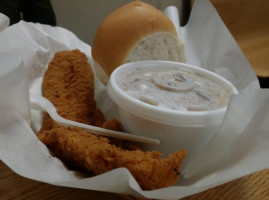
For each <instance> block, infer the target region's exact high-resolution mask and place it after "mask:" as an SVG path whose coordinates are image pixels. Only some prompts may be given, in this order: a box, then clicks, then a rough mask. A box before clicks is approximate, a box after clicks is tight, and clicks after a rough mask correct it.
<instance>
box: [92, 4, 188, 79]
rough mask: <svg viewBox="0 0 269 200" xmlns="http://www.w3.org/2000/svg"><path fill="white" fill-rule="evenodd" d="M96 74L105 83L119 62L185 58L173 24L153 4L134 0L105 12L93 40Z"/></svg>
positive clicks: (183, 59) (182, 46)
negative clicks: (106, 14)
mask: <svg viewBox="0 0 269 200" xmlns="http://www.w3.org/2000/svg"><path fill="white" fill-rule="evenodd" d="M92 57H93V60H94V62H95V70H96V73H97V76H98V77H99V78H100V79H101V80H102V81H103V82H104V83H106V82H107V80H108V78H109V76H110V74H111V73H112V71H113V70H114V69H115V68H117V67H118V66H119V65H122V64H124V63H127V62H132V61H139V60H171V61H179V62H184V61H185V55H184V45H183V43H182V40H181V39H180V38H179V36H178V34H177V31H176V29H175V27H174V24H173V23H172V22H171V21H170V19H169V18H168V17H167V16H166V15H165V14H163V13H162V12H161V11H159V10H158V9H156V8H155V7H153V6H151V5H149V4H146V3H143V2H140V1H134V2H131V3H129V4H126V5H124V6H122V7H120V8H119V9H117V10H115V11H114V12H112V13H111V14H110V15H108V16H107V17H106V18H105V19H104V20H103V22H102V23H101V25H100V26H99V28H98V30H97V32H96V35H95V37H94V40H93V43H92Z"/></svg>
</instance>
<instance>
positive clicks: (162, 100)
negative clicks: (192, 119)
mask: <svg viewBox="0 0 269 200" xmlns="http://www.w3.org/2000/svg"><path fill="white" fill-rule="evenodd" d="M117 84H118V86H119V87H120V88H121V89H122V90H123V91H125V92H126V93H127V94H128V95H130V96H132V97H134V98H136V99H138V100H139V101H142V102H144V103H147V104H150V105H152V106H158V107H160V108H165V109H170V110H177V111H206V110H214V109H218V108H222V107H225V106H227V104H228V102H229V99H230V97H231V95H232V94H233V92H232V89H231V88H224V87H223V86H221V85H220V84H218V83H217V82H215V81H213V80H210V79H208V78H206V77H203V76H202V75H200V74H198V72H194V71H192V70H191V69H186V68H182V69H181V68H173V67H156V66H155V67H146V68H137V69H134V70H130V71H127V72H125V73H122V74H121V75H120V76H118V77H117Z"/></svg>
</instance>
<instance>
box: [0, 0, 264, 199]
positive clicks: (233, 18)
mask: <svg viewBox="0 0 269 200" xmlns="http://www.w3.org/2000/svg"><path fill="white" fill-rule="evenodd" d="M211 2H212V3H213V5H214V6H215V7H216V9H217V10H218V12H219V14H220V16H221V18H222V20H223V21H224V23H225V24H226V26H227V27H228V29H229V30H230V31H231V33H232V35H233V36H234V38H235V40H236V41H237V42H238V44H239V46H240V47H241V49H242V51H243V53H244V54H245V56H246V57H247V59H248V60H249V62H250V64H251V65H252V66H253V69H254V71H255V72H256V73H257V75H262V76H268V75H269V56H268V55H269V1H268V0H255V1H253V0H237V1H234V0H211ZM0 199H1V200H2V199H29V200H31V199H51V200H53V199H67V200H68V199H110V200H113V199H130V200H131V199H136V198H134V197H130V196H126V195H118V194H113V193H105V192H98V191H90V190H82V189H73V188H66V187H59V186H53V185H49V184H45V183H41V182H38V181H33V180H29V179H26V178H24V177H21V176H19V175H17V174H16V173H14V172H13V171H12V170H10V169H9V168H8V167H7V166H6V165H5V164H4V163H3V162H2V161H0ZM137 199H138V198H137ZM139 199H140V198H139ZM183 199H184V200H196V199H197V200H198V199H199V200H201V199H207V200H210V199H237V200H241V199H242V200H243V199H244V200H250V199H251V200H252V199H253V200H254V199H255V200H256V199H269V169H265V170H263V171H260V172H256V173H254V174H251V175H248V176H245V177H242V178H240V179H237V180H234V181H232V182H229V183H226V184H223V185H220V186H217V187H215V188H211V189H209V190H207V191H204V192H201V193H198V194H195V195H192V196H189V197H186V198H183Z"/></svg>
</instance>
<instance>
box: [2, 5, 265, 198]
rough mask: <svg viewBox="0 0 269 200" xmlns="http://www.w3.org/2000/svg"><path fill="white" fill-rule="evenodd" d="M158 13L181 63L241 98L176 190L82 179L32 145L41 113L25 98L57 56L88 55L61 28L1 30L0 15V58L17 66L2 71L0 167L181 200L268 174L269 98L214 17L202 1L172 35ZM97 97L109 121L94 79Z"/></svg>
mask: <svg viewBox="0 0 269 200" xmlns="http://www.w3.org/2000/svg"><path fill="white" fill-rule="evenodd" d="M164 12H165V14H167V15H168V16H169V17H170V18H171V19H172V21H173V22H174V23H175V25H176V26H177V30H178V33H179V35H180V36H181V37H182V39H183V42H184V44H185V50H186V57H187V63H189V64H193V65H196V66H199V67H203V68H207V69H209V70H211V71H214V72H216V73H218V74H220V75H222V76H223V77H225V78H226V79H228V80H229V81H231V82H232V83H233V84H234V85H235V86H236V87H237V88H238V90H239V91H240V94H238V95H234V96H233V97H232V98H231V101H230V103H229V105H228V109H227V112H226V115H225V117H224V120H223V123H222V125H221V127H220V129H219V130H218V132H217V133H216V134H214V135H213V136H212V138H211V139H210V140H209V142H208V144H207V145H206V146H205V147H204V148H202V149H200V151H199V153H197V154H196V155H195V156H192V157H191V158H189V159H188V163H183V166H182V172H181V175H180V179H179V180H178V181H177V183H176V184H175V185H174V186H172V187H168V188H162V189H157V190H152V191H144V190H142V189H141V188H140V187H139V185H138V183H137V182H136V181H135V179H134V178H133V176H132V175H131V174H130V172H129V171H128V170H127V169H126V168H118V169H115V170H112V171H109V172H107V173H104V174H101V175H98V176H93V177H87V176H86V175H85V174H83V173H81V172H79V171H72V170H70V169H68V168H66V166H65V165H64V164H63V163H62V162H61V161H60V160H59V159H57V158H55V157H54V156H52V155H51V154H50V152H49V150H48V149H47V147H46V146H45V145H43V144H42V143H41V142H40V141H39V140H38V139H37V137H36V132H37V131H38V128H39V127H40V123H41V121H42V118H41V117H40V113H38V112H34V111H31V112H30V107H29V92H32V93H38V94H41V88H40V86H41V81H42V76H43V73H44V70H45V69H46V67H47V64H48V62H49V61H50V60H51V59H52V58H53V56H54V53H55V52H57V51H60V50H68V49H69V50H72V49H76V48H77V49H80V50H81V51H82V52H84V53H85V54H86V55H87V57H88V59H89V62H90V64H92V62H93V61H92V59H91V47H90V45H89V44H85V43H83V42H82V41H81V40H80V39H79V38H78V37H77V36H75V35H74V34H73V33H71V32H70V31H68V30H66V29H63V28H61V27H51V26H47V25H42V24H38V23H26V22H24V21H20V22H19V23H18V24H14V25H12V26H9V27H7V20H8V19H7V18H5V17H3V16H2V15H0V19H1V20H0V22H1V24H0V27H1V28H0V30H1V32H0V54H3V52H5V51H8V52H13V53H14V56H15V57H18V58H21V60H22V62H21V63H20V65H18V69H19V70H13V71H11V72H10V73H8V74H7V73H5V72H4V71H3V70H0V94H1V96H0V112H1V117H0V158H1V160H2V161H3V162H4V163H6V164H7V165H8V166H9V167H10V168H11V169H12V170H13V171H14V172H16V173H17V174H19V175H21V176H24V177H27V178H30V179H34V180H38V181H42V182H46V183H50V184H54V185H60V186H67V187H74V188H83V189H89V190H97V191H106V192H115V193H124V194H130V195H135V196H144V197H147V198H154V199H179V198H182V197H185V196H188V195H191V194H195V193H198V192H200V191H204V190H206V189H208V188H212V187H214V186H217V185H220V184H222V183H226V182H229V181H231V180H234V179H236V178H239V177H242V176H245V175H248V174H251V173H253V172H256V171H259V170H262V169H265V168H268V167H269V159H268V155H269V123H268V122H269V104H268V103H267V102H268V101H269V92H268V90H267V89H260V88H259V84H258V80H257V78H256V76H255V73H254V72H253V70H252V68H251V66H250V64H249V62H248V61H247V59H246V58H245V56H244V55H243V53H242V51H241V50H240V48H239V47H238V45H237V44H236V42H235V40H234V39H233V37H232V36H231V34H230V33H229V31H228V30H227V28H226V27H225V25H224V24H223V22H222V21H221V19H220V17H219V15H218V14H217V12H216V10H215V9H214V7H213V6H212V5H211V3H210V2H209V1H208V0H200V1H196V2H195V4H194V6H193V9H192V13H191V16H190V19H189V22H188V24H187V25H186V26H184V27H178V12H177V10H176V8H175V7H168V8H167V9H166V10H165V11H164ZM85 28H90V25H89V27H85ZM6 59H9V58H6ZM7 63H8V61H7ZM0 67H1V68H2V67H3V66H0ZM95 92H96V93H95V98H96V100H97V102H98V106H99V107H100V108H101V109H102V110H103V112H104V113H105V116H106V117H107V118H110V117H111V116H113V115H114V113H115V112H114V111H115V105H114V104H113V103H112V102H111V101H110V99H109V98H108V96H107V93H106V87H105V86H104V85H102V83H101V82H100V81H99V80H98V78H97V77H95ZM7 108H8V109H7ZM33 189H34V188H33Z"/></svg>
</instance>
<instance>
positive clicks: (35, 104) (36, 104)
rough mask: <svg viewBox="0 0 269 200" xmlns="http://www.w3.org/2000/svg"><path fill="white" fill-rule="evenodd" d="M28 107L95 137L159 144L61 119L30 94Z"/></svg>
mask: <svg viewBox="0 0 269 200" xmlns="http://www.w3.org/2000/svg"><path fill="white" fill-rule="evenodd" d="M30 106H31V109H33V110H40V111H46V112H47V113H48V114H49V115H50V117H51V118H52V119H53V120H54V121H55V122H57V123H59V124H61V125H65V126H70V127H79V128H82V129H85V130H86V131H88V132H90V133H94V134H96V135H102V136H108V137H113V138H118V139H123V140H130V141H134V142H142V143H149V144H159V143H160V140H158V139H154V138H148V137H144V136H138V135H133V134H130V133H126V132H120V131H114V130H110V129H105V128H100V127H97V126H91V125H88V124H83V123H79V122H75V121H72V120H68V119H65V118H63V117H61V116H60V115H58V113H57V110H56V108H55V106H54V105H53V104H52V103H51V102H50V101H49V100H48V99H46V98H45V97H42V96H39V95H35V94H30Z"/></svg>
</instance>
